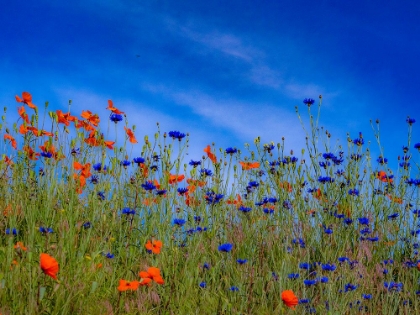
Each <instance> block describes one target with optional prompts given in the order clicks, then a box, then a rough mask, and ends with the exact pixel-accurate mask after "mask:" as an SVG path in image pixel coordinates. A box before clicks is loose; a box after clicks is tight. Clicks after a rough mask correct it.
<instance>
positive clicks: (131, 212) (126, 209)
mask: <svg viewBox="0 0 420 315" xmlns="http://www.w3.org/2000/svg"><path fill="white" fill-rule="evenodd" d="M121 214H126V215H129V214H133V215H134V214H136V210H134V209H131V208H124V209H122V210H121Z"/></svg>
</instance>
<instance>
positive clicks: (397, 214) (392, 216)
mask: <svg viewBox="0 0 420 315" xmlns="http://www.w3.org/2000/svg"><path fill="white" fill-rule="evenodd" d="M399 215H400V214H399V213H393V214H390V215H389V216H388V220H393V219H396V218H398V217H399Z"/></svg>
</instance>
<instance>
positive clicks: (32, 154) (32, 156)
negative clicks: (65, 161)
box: [23, 145, 40, 161]
mask: <svg viewBox="0 0 420 315" xmlns="http://www.w3.org/2000/svg"><path fill="white" fill-rule="evenodd" d="M23 151H25V152H26V155H27V156H28V159H30V160H32V161H36V160H38V158H37V156H39V155H40V154H39V153H35V151H34V150H32V148H31V147H30V146H27V145H26V146H24V147H23Z"/></svg>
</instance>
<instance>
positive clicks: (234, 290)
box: [229, 286, 239, 292]
mask: <svg viewBox="0 0 420 315" xmlns="http://www.w3.org/2000/svg"><path fill="white" fill-rule="evenodd" d="M229 291H233V292H236V291H239V288H238V287H235V286H232V287H230V288H229Z"/></svg>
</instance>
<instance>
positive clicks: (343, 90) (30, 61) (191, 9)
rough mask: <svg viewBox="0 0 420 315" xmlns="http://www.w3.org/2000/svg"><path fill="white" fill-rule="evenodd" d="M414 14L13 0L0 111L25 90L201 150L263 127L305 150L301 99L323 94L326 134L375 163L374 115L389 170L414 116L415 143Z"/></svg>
mask: <svg viewBox="0 0 420 315" xmlns="http://www.w3.org/2000/svg"><path fill="white" fill-rule="evenodd" d="M419 14H420V4H415V3H414V2H406V3H404V2H401V1H387V2H383V1H368V2H367V1H351V2H344V1H301V0H296V1H259V2H258V3H257V2H256V1H247V0H241V1H209V2H200V1H147V0H145V1H128V0H127V1H40V0H38V1H27V0H26V1H23V0H15V1H10V2H9V3H8V4H7V5H3V6H2V11H1V12H0V21H1V25H2V27H1V28H2V31H1V35H0V48H1V58H0V66H1V69H2V71H1V72H0V83H1V88H0V106H7V107H9V108H11V109H14V108H15V107H16V103H15V101H14V95H16V94H20V93H21V92H22V91H29V92H31V93H32V95H33V97H34V103H35V104H37V105H42V104H43V103H44V102H45V101H49V103H50V109H51V110H55V109H63V110H65V109H67V102H68V100H69V99H72V101H73V105H72V112H73V113H74V114H79V113H80V112H81V110H82V109H90V110H92V111H94V112H98V113H100V114H101V117H103V118H104V117H106V115H107V111H106V110H105V108H106V106H107V100H108V99H112V100H113V101H114V104H115V106H117V107H118V108H120V109H121V110H123V111H125V112H126V113H128V114H129V116H128V118H129V122H130V124H136V126H137V130H136V136H137V138H138V139H142V137H143V135H145V134H149V135H151V134H153V133H154V132H155V131H156V125H155V124H156V122H157V121H159V122H160V125H161V129H162V131H170V130H180V131H182V132H189V133H190V134H191V149H190V152H191V153H190V156H191V157H192V158H193V157H196V158H199V157H200V156H201V155H202V154H203V152H202V149H203V148H204V147H205V146H206V145H207V144H210V143H211V142H216V146H217V147H222V148H226V147H229V146H232V147H234V146H236V147H238V148H243V144H244V143H245V142H248V143H251V142H252V141H253V140H254V138H255V137H256V136H261V137H262V141H263V142H269V141H274V142H280V140H281V137H282V136H284V137H285V138H286V148H288V149H294V150H295V152H300V149H301V148H302V147H304V132H303V131H302V128H301V127H300V124H299V120H298V119H297V116H296V113H295V106H296V105H298V106H299V108H300V112H301V113H302V116H304V117H305V120H307V111H306V108H305V105H304V104H303V103H302V100H303V99H304V98H314V99H315V100H318V95H319V94H322V95H323V106H322V110H321V124H322V126H324V127H325V128H326V129H327V130H329V131H330V132H331V133H332V142H333V143H335V140H336V139H340V140H341V143H342V144H343V145H344V146H345V147H346V143H345V138H346V133H347V132H349V133H350V136H351V138H356V137H357V136H358V133H359V132H360V131H361V132H363V134H364V137H365V140H366V141H367V140H372V146H371V147H372V151H373V152H375V156H374V157H375V158H376V156H377V153H378V152H379V151H378V150H377V145H376V143H375V140H374V138H373V136H372V132H371V127H370V123H369V120H370V119H372V120H376V119H379V120H380V122H381V138H382V139H381V141H382V144H383V146H384V147H385V156H387V157H388V158H389V159H390V160H391V161H392V160H393V161H394V165H390V166H392V167H393V168H394V167H395V166H396V156H397V155H398V154H402V150H401V147H402V146H403V145H406V143H407V124H406V123H405V120H406V118H407V116H410V117H413V118H417V119H418V122H417V123H416V124H414V126H413V140H412V141H413V142H414V143H417V142H420V132H419V130H420V129H419V128H420V126H418V125H419V124H420V116H418V117H416V116H417V113H418V108H419V104H417V101H416V100H417V99H418V91H419V87H420V63H419V62H418V58H419V57H418V56H420V44H419V41H418V38H419V35H420V25H419V23H417V22H416V21H417V18H418V16H419ZM139 150H140V148H139ZM413 153H414V156H416V154H417V153H415V152H414V150H413ZM196 155H198V156H196ZM297 155H298V156H299V154H297Z"/></svg>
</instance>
